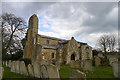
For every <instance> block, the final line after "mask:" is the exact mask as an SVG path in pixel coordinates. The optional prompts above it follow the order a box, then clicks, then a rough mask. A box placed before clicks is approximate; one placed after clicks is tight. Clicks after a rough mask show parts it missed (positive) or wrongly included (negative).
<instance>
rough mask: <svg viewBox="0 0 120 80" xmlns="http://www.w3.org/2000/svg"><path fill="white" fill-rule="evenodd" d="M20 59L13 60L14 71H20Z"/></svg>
mask: <svg viewBox="0 0 120 80" xmlns="http://www.w3.org/2000/svg"><path fill="white" fill-rule="evenodd" d="M20 67H21V66H20V61H16V62H15V72H16V73H20Z"/></svg>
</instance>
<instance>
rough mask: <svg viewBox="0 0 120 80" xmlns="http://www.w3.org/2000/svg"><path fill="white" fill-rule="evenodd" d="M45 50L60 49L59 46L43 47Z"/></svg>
mask: <svg viewBox="0 0 120 80" xmlns="http://www.w3.org/2000/svg"><path fill="white" fill-rule="evenodd" d="M43 48H44V49H58V48H59V46H47V45H43Z"/></svg>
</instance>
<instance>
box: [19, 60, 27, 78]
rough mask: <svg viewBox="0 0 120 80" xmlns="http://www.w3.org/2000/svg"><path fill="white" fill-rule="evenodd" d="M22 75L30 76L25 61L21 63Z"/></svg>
mask: <svg viewBox="0 0 120 80" xmlns="http://www.w3.org/2000/svg"><path fill="white" fill-rule="evenodd" d="M20 74H23V75H26V76H28V70H27V68H26V66H25V63H24V61H21V62H20Z"/></svg>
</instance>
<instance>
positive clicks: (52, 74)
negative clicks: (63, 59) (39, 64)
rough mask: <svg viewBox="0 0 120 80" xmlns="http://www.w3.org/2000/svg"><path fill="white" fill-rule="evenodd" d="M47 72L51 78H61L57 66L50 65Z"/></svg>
mask: <svg viewBox="0 0 120 80" xmlns="http://www.w3.org/2000/svg"><path fill="white" fill-rule="evenodd" d="M47 70H48V76H49V78H60V76H59V70H58V68H57V66H55V65H52V64H51V65H48V66H47Z"/></svg>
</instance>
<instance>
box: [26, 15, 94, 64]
mask: <svg viewBox="0 0 120 80" xmlns="http://www.w3.org/2000/svg"><path fill="white" fill-rule="evenodd" d="M24 58H29V59H31V60H32V61H33V62H34V61H38V62H40V61H41V60H45V61H51V62H59V63H61V64H62V63H64V64H70V62H71V61H72V60H73V61H77V60H79V61H80V60H85V59H92V47H90V46H89V45H88V44H87V43H83V42H79V41H76V40H75V39H74V37H72V38H71V39H70V40H64V39H60V38H56V37H51V36H45V35H40V34H38V18H37V16H36V15H35V14H34V15H32V16H31V17H30V19H29V25H28V30H27V34H26V40H25V47H24Z"/></svg>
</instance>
